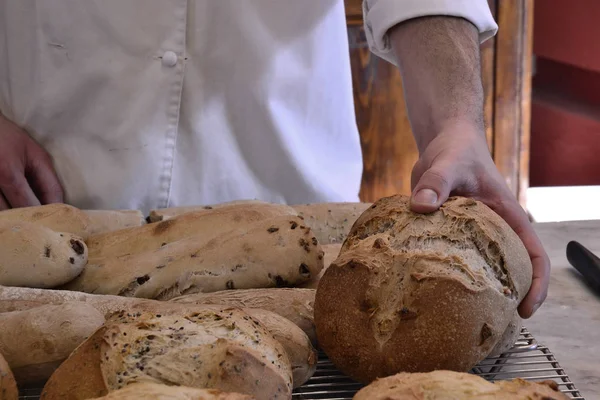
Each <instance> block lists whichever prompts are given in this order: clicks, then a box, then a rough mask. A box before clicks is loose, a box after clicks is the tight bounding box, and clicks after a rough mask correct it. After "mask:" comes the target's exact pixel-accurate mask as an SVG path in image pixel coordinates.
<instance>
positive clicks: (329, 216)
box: [292, 203, 371, 244]
mask: <svg viewBox="0 0 600 400" xmlns="http://www.w3.org/2000/svg"><path fill="white" fill-rule="evenodd" d="M370 206H371V203H315V204H302V205H295V206H292V207H294V209H295V210H296V211H297V212H298V215H299V216H301V217H303V218H304V223H305V224H306V226H308V227H309V228H311V229H312V230H313V231H314V232H315V236H316V237H317V240H318V241H319V243H321V244H330V243H342V242H343V241H344V239H346V236H347V235H348V232H350V228H351V227H352V224H354V222H355V221H356V219H357V218H358V217H359V216H360V214H362V213H363V212H364V211H365V210H366V209H367V208H369V207H370Z"/></svg>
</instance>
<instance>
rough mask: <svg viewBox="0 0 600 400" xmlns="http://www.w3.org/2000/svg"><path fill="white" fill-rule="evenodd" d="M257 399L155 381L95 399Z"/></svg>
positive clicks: (136, 384) (135, 385) (129, 386)
mask: <svg viewBox="0 0 600 400" xmlns="http://www.w3.org/2000/svg"><path fill="white" fill-rule="evenodd" d="M140 399H143V400H256V398H255V397H252V396H248V395H245V394H239V393H231V392H228V393H227V392H222V391H220V390H215V389H196V388H190V387H185V386H168V385H164V384H161V383H154V382H140V383H132V384H129V385H127V386H125V387H124V388H123V389H119V390H116V391H114V392H111V393H109V394H107V395H106V396H102V397H97V398H96V399H95V400H140Z"/></svg>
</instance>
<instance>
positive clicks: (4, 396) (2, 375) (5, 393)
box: [0, 354, 19, 400]
mask: <svg viewBox="0 0 600 400" xmlns="http://www.w3.org/2000/svg"><path fill="white" fill-rule="evenodd" d="M18 398H19V390H18V389H17V382H16V381H15V377H14V376H13V374H12V372H11V370H10V368H9V367H8V363H7V362H6V360H5V359H4V357H3V356H2V354H0V400H17V399H18Z"/></svg>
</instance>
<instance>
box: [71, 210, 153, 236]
mask: <svg viewBox="0 0 600 400" xmlns="http://www.w3.org/2000/svg"><path fill="white" fill-rule="evenodd" d="M82 211H83V212H84V213H85V214H86V215H87V216H88V217H89V219H90V229H89V232H90V235H100V234H102V233H106V232H114V231H118V230H121V229H127V228H133V227H136V226H142V225H144V224H145V223H146V219H145V218H144V214H143V213H142V212H141V211H140V210H82Z"/></svg>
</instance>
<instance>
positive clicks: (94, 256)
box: [86, 203, 296, 264]
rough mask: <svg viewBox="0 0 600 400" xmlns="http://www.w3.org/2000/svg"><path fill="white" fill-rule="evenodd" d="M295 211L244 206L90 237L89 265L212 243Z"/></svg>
mask: <svg viewBox="0 0 600 400" xmlns="http://www.w3.org/2000/svg"><path fill="white" fill-rule="evenodd" d="M295 213H296V211H295V210H294V209H292V208H290V207H288V206H284V205H280V204H268V203H265V204H244V205H237V206H231V207H223V208H219V209H214V210H210V212H205V211H199V212H191V213H186V214H182V215H179V216H177V217H174V218H171V219H169V220H166V221H162V222H159V223H156V224H146V225H144V226H141V227H135V228H128V229H121V230H119V231H116V232H107V233H103V234H100V235H94V236H92V237H90V238H89V239H88V240H87V241H86V243H87V244H88V247H89V251H90V263H91V264H101V263H102V262H104V260H105V259H108V258H111V257H120V256H126V255H130V254H140V253H145V252H148V251H152V250H157V249H160V248H161V247H163V246H164V245H166V244H169V243H171V242H175V241H177V240H179V239H183V238H187V237H189V236H196V237H198V238H200V239H201V240H202V241H205V242H207V241H209V240H210V239H212V238H214V237H217V236H219V235H221V234H223V233H225V232H229V231H231V230H233V229H237V228H240V227H243V226H246V225H247V224H250V223H252V222H257V221H261V220H264V219H266V218H272V217H278V216H293V215H294V214H295Z"/></svg>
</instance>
